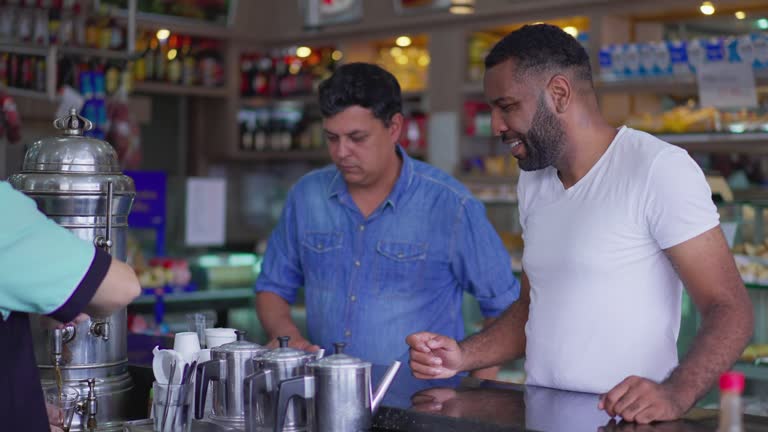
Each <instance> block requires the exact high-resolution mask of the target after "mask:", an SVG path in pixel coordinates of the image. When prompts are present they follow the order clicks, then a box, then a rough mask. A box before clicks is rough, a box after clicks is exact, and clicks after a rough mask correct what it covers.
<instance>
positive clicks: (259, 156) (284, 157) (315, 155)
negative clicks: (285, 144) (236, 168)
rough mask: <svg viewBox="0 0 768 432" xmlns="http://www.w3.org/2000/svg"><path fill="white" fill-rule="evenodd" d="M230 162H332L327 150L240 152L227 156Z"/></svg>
mask: <svg viewBox="0 0 768 432" xmlns="http://www.w3.org/2000/svg"><path fill="white" fill-rule="evenodd" d="M225 158H226V159H227V160H229V161H242V162H246V161H260V162H269V161H286V162H302V161H304V162H325V161H327V162H330V161H331V157H330V156H329V155H328V152H327V151H326V150H325V149H319V150H286V151H273V150H270V151H253V152H247V151H244V150H239V151H237V152H236V153H234V154H232V155H228V156H225Z"/></svg>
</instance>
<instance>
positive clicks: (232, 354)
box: [195, 331, 267, 429]
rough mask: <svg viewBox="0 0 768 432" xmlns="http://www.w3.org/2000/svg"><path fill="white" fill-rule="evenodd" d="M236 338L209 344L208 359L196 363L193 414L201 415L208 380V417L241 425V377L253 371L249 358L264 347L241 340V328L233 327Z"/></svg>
mask: <svg viewBox="0 0 768 432" xmlns="http://www.w3.org/2000/svg"><path fill="white" fill-rule="evenodd" d="M235 333H236V334H237V340H236V341H235V342H230V343H228V344H224V345H221V346H217V347H215V348H211V360H210V361H207V362H203V363H201V364H199V365H198V366H197V380H196V382H195V418H196V419H198V420H199V419H202V418H203V415H204V409H205V406H204V403H203V402H204V401H205V398H206V396H207V393H208V383H209V382H210V381H216V383H215V384H214V385H212V387H213V413H212V414H211V420H213V421H214V422H217V423H220V424H223V425H229V426H233V427H236V428H240V429H242V428H244V427H245V408H244V407H245V405H244V403H243V394H244V393H243V381H244V380H245V377H247V376H248V375H251V374H253V372H254V369H253V367H254V364H253V358H254V357H256V356H257V355H259V354H260V353H262V352H264V351H267V348H265V347H263V346H261V345H259V344H256V343H253V342H248V341H246V340H245V333H246V332H244V331H236V332H235Z"/></svg>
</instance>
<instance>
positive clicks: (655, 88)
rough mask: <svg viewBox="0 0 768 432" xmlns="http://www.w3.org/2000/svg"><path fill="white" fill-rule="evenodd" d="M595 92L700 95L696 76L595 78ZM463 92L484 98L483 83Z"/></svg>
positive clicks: (759, 80) (765, 77)
mask: <svg viewBox="0 0 768 432" xmlns="http://www.w3.org/2000/svg"><path fill="white" fill-rule="evenodd" d="M755 81H756V85H757V86H758V87H766V86H768V71H756V72H755ZM595 90H597V91H598V92H600V93H646V94H648V93H651V94H673V95H684V96H687V95H696V94H697V93H698V84H697V82H696V76H695V75H687V76H673V77H649V78H634V79H614V80H605V79H600V78H595ZM758 90H759V89H758ZM462 91H463V93H464V94H465V95H466V96H475V97H478V98H482V96H483V83H482V82H467V83H464V87H463V88H462Z"/></svg>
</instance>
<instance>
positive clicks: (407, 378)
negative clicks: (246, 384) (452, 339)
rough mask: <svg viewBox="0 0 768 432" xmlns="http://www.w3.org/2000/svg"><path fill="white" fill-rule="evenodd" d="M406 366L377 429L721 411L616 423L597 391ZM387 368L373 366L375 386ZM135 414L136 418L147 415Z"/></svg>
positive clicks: (555, 427)
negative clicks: (419, 375)
mask: <svg viewBox="0 0 768 432" xmlns="http://www.w3.org/2000/svg"><path fill="white" fill-rule="evenodd" d="M403 366H404V367H403V368H402V369H401V370H400V372H399V373H398V374H397V376H396V377H395V379H394V381H393V382H392V386H391V387H390V389H389V391H388V392H387V394H386V396H385V397H384V400H383V401H382V407H381V408H380V409H379V412H378V413H377V414H376V416H375V417H374V431H379V432H394V431H398V432H427V431H429V432H433V431H440V432H467V431H472V432H508V431H514V432H523V431H536V432H715V431H716V430H717V423H718V412H717V411H712V410H702V409H695V410H692V411H691V412H689V413H688V414H687V415H686V417H685V418H684V419H683V420H680V421H676V422H664V423H657V424H653V425H642V426H641V425H636V424H632V423H629V424H621V423H619V424H617V423H616V421H615V420H613V421H612V419H611V418H609V417H608V414H606V413H605V412H604V411H601V410H598V409H597V402H598V395H594V394H587V393H576V392H568V391H562V390H554V389H549V388H543V387H534V386H524V385H516V384H508V383H502V382H497V381H483V380H478V379H474V378H470V377H455V378H452V379H447V380H419V379H416V378H414V377H413V375H411V373H410V371H409V370H408V369H407V368H406V367H405V366H406V365H403ZM385 369H386V368H385V367H380V366H374V368H373V371H372V375H373V385H374V386H376V385H377V384H378V380H379V377H381V376H382V375H383V373H384V370H385ZM130 371H131V375H133V378H134V389H133V394H134V395H135V396H134V397H135V398H136V400H137V401H142V403H139V404H136V406H137V407H146V403H144V402H143V401H145V400H146V397H147V396H148V394H149V388H150V387H151V386H152V380H153V378H152V370H151V369H150V368H148V367H146V366H131V367H130ZM145 417H146V413H145V412H141V410H140V412H137V413H136V414H135V415H133V416H132V418H136V419H139V418H145ZM744 431H745V432H768V417H755V416H744Z"/></svg>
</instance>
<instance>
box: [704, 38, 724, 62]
mask: <svg viewBox="0 0 768 432" xmlns="http://www.w3.org/2000/svg"><path fill="white" fill-rule="evenodd" d="M704 48H705V51H706V62H707V63H709V64H714V63H725V61H726V58H725V43H724V41H723V39H722V38H709V39H707V40H706V42H705V45H704Z"/></svg>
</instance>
